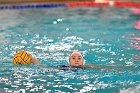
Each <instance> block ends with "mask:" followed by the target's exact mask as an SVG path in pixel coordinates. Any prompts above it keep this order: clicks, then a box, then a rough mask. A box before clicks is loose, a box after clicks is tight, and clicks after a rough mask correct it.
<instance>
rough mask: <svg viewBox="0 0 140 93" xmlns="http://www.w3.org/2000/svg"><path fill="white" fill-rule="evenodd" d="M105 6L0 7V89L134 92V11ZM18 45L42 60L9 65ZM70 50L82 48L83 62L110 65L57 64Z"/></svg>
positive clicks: (136, 53) (136, 83)
mask: <svg viewBox="0 0 140 93" xmlns="http://www.w3.org/2000/svg"><path fill="white" fill-rule="evenodd" d="M106 9H107V10H106V11H105V12H102V13H99V9H98V7H96V8H71V9H64V8H63V9H61V8H58V9H36V10H35V9H29V10H26V9H25V10H24V9H23V10H10V11H9V10H3V11H0V13H1V16H0V20H1V22H0V44H1V46H0V49H1V51H0V61H1V63H0V64H1V66H2V67H1V68H0V92H2V93H3V92H14V93H19V92H23V93H25V92H27V93H33V92H36V93H38V92H41V93H54V92H77V93H83V92H97V93H119V92H120V93H126V92H127V91H132V92H133V91H136V93H137V91H139V90H138V89H139V82H140V79H139V75H140V73H139V69H140V66H139V62H140V61H139V60H138V57H139V55H140V54H139V49H138V47H139V33H138V31H137V30H136V29H134V28H133V22H135V19H136V18H135V17H136V16H134V15H131V14H130V13H129V9H120V8H113V7H106ZM9 15H10V16H9ZM3 19H5V20H3ZM128 23H129V24H128ZM18 50H27V51H29V52H30V53H32V54H33V55H34V56H35V57H37V58H38V60H39V61H40V62H41V63H42V64H43V66H35V65H29V66H14V65H13V64H12V62H11V61H12V60H11V59H12V56H13V54H14V53H15V52H16V51H18ZM73 50H79V51H81V52H82V53H83V56H84V59H85V63H86V64H95V65H98V66H101V67H102V68H109V69H110V70H108V71H104V70H100V69H93V68H92V69H85V70H81V69H78V70H67V71H63V70H58V69H56V68H55V67H56V66H58V65H68V59H69V55H70V53H71V52H72V51H73ZM134 58H135V59H134ZM136 59H137V61H136ZM49 66H51V67H53V68H50V67H49ZM134 87H135V88H134ZM114 91H115V92H114Z"/></svg>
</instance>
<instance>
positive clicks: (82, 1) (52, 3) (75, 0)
mask: <svg viewBox="0 0 140 93" xmlns="http://www.w3.org/2000/svg"><path fill="white" fill-rule="evenodd" d="M2 1H3V0H0V2H1V4H0V9H1V10H3V9H25V8H26V9H27V8H57V7H95V6H115V7H140V3H139V2H137V3H136V2H128V1H124V2H122V1H123V0H122V1H121V0H117V1H104V2H97V1H95V0H88V1H87V0H67V1H66V0H60V1H59V0H40V2H38V0H33V1H34V2H33V1H32V0H31V1H32V2H31V1H30V0H19V2H16V1H17V0H12V1H10V0H5V2H2ZM6 1H7V3H6ZM8 1H9V2H8ZM14 1H15V2H16V3H14ZM20 1H23V2H20ZM26 1H27V2H26ZM28 1H29V2H28ZM43 1H44V2H43ZM10 2H11V3H10ZM24 2H26V3H24Z"/></svg>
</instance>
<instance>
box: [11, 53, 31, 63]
mask: <svg viewBox="0 0 140 93" xmlns="http://www.w3.org/2000/svg"><path fill="white" fill-rule="evenodd" d="M30 62H31V56H30V55H29V54H28V53H27V52H26V51H18V52H17V53H16V54H15V55H14V57H13V63H14V64H15V65H18V64H30Z"/></svg>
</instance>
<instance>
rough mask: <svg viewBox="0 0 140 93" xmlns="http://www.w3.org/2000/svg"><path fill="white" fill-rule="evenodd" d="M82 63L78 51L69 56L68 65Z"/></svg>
mask: <svg viewBox="0 0 140 93" xmlns="http://www.w3.org/2000/svg"><path fill="white" fill-rule="evenodd" d="M83 64H84V59H83V56H82V54H81V53H80V52H79V51H74V52H73V53H72V54H71V55H70V57H69V65H70V66H72V67H79V66H82V65H83Z"/></svg>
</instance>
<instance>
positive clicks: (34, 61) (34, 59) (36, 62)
mask: <svg viewBox="0 0 140 93" xmlns="http://www.w3.org/2000/svg"><path fill="white" fill-rule="evenodd" d="M28 54H29V55H30V57H31V63H33V64H36V65H40V64H41V63H40V62H39V61H38V60H37V59H36V58H34V57H33V56H32V55H31V54H30V53H28Z"/></svg>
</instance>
